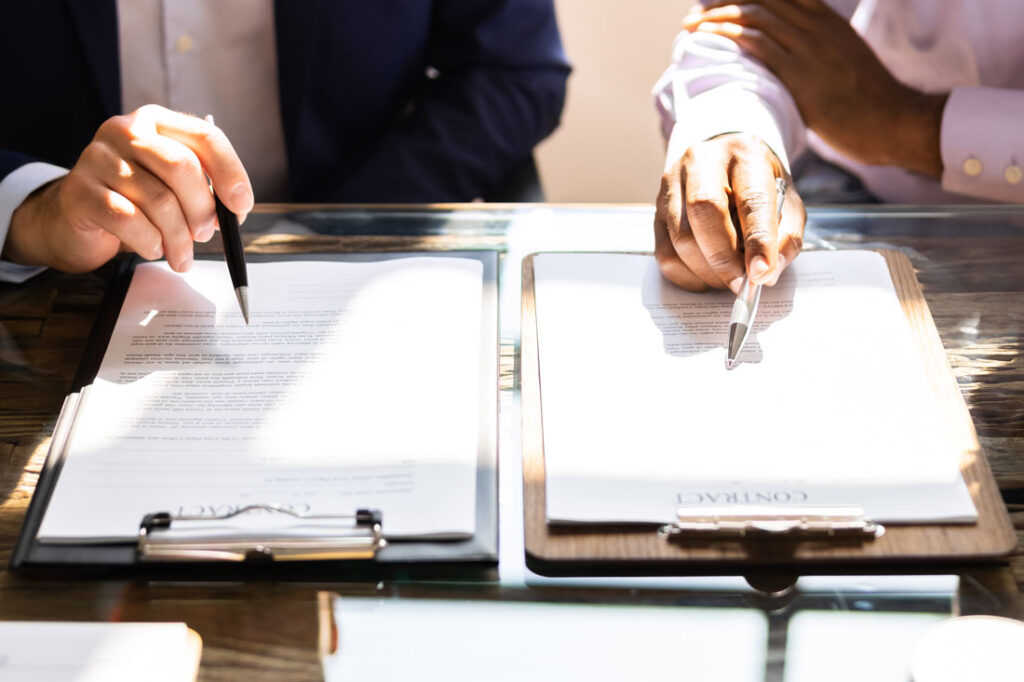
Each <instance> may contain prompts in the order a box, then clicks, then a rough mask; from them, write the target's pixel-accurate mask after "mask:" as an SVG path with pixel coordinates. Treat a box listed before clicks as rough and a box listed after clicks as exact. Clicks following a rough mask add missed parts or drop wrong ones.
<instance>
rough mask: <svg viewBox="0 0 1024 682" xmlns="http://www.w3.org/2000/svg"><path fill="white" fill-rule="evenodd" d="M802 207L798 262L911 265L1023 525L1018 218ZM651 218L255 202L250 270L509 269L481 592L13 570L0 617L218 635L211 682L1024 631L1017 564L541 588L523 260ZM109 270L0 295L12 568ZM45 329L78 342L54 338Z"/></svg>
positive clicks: (742, 659)
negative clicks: (457, 261)
mask: <svg viewBox="0 0 1024 682" xmlns="http://www.w3.org/2000/svg"><path fill="white" fill-rule="evenodd" d="M808 213H809V223H808V228H807V231H806V234H805V248H811V249H845V248H894V249H898V250H900V251H902V252H904V253H906V254H907V255H908V256H909V257H910V259H911V262H912V263H913V265H914V267H915V269H916V270H917V274H918V278H919V280H920V282H921V284H922V287H923V289H924V292H925V297H926V299H927V302H928V304H929V307H930V308H931V312H932V315H933V317H934V319H935V322H936V326H937V327H938V329H939V332H940V336H941V338H942V341H943V345H944V347H945V349H946V352H947V355H948V357H949V361H950V364H951V367H952V368H953V371H954V374H955V375H956V377H957V380H958V382H959V385H960V389H961V392H962V393H963V395H964V398H965V400H966V402H967V404H968V406H969V408H970V411H971V415H972V418H973V420H974V422H975V427H976V429H977V431H978V434H979V439H980V441H981V443H982V446H983V448H984V449H985V452H986V455H987V456H988V458H989V462H990V465H991V467H992V469H993V471H994V474H995V476H996V479H997V482H998V483H999V486H1000V491H1001V493H1002V494H1003V497H1004V500H1005V502H1006V503H1007V505H1008V508H1009V510H1010V512H1011V516H1015V515H1017V514H1018V512H1019V511H1020V510H1021V509H1022V508H1021V506H1020V505H1021V504H1024V360H1022V353H1021V348H1022V340H1021V339H1022V333H1021V332H1022V324H1024V209H1018V208H1014V207H1000V206H981V207H970V208H966V207H962V208H951V207H938V208H927V209H925V208H920V207H892V206H884V207H867V208H863V209H862V208H859V207H856V208H851V207H835V208H825V207H811V208H809V211H808ZM652 220H653V209H652V208H651V207H649V206H556V205H522V206H511V205H509V206H484V205H465V206H459V207H448V208H416V207H410V208H395V207H390V208H388V207H376V208H358V207H356V208H343V207H312V206H262V207H259V209H258V210H257V212H255V213H254V214H252V215H250V217H249V219H248V220H247V222H246V223H245V225H244V226H243V235H244V237H245V239H246V243H247V248H248V250H249V251H250V252H252V253H289V252H296V253H299V252H307V251H332V250H339V249H340V250H369V251H374V250H388V251H395V250H398V251H415V250H421V249H427V250H434V249H451V250H479V249H484V250H496V251H498V252H499V254H500V274H499V299H500V301H499V306H500V313H499V335H500V339H501V343H502V346H503V364H502V366H503V372H502V387H501V392H500V405H499V524H500V528H499V562H498V567H497V569H495V570H492V571H485V572H483V573H481V574H479V575H476V576H473V577H472V579H463V578H452V577H445V576H439V577H438V578H437V579H431V580H422V579H418V580H388V581H383V582H375V581H370V582H365V581H360V582H352V581H348V580H346V579H345V578H343V577H341V578H339V579H338V580H324V581H314V582H305V583H296V582H288V583H268V582H241V583H226V582H210V583H206V582H203V583H198V582H194V581H182V582H174V581H149V582H146V581H124V580H86V579H82V580H68V579H66V578H58V579H38V578H27V577H22V576H18V575H14V574H12V573H11V572H10V571H6V570H5V571H3V572H2V573H0V619H2V620H43V619H45V620H184V621H185V622H187V623H189V625H190V626H191V627H193V628H194V629H196V630H197V631H198V632H199V634H200V635H201V636H202V637H203V639H204V645H205V649H204V657H203V667H202V669H201V679H202V678H204V676H205V677H207V678H209V679H220V678H224V679H233V678H234V677H235V676H241V675H243V674H244V675H246V676H247V677H249V678H252V679H322V678H326V679H343V678H345V677H346V676H352V675H354V674H357V673H358V674H360V675H373V676H375V677H377V678H379V679H409V678H413V677H414V678H418V679H462V678H466V677H474V678H487V679H524V678H529V679H588V680H594V679H613V678H614V679H621V678H622V677H623V676H625V675H627V674H628V675H631V676H635V677H639V678H642V679H643V678H646V679H663V678H664V679H669V678H671V679H694V680H704V679H707V680H732V679H736V680H759V681H760V680H790V681H794V680H821V679H829V680H855V679H856V680H862V679H871V680H890V679H891V680H894V681H895V680H900V681H905V680H907V679H909V671H910V670H911V666H912V665H913V664H914V660H913V659H914V655H915V652H916V651H919V650H922V646H923V644H922V643H926V642H927V641H928V636H929V633H931V632H933V631H935V628H936V626H937V624H938V623H939V622H941V621H944V620H946V619H948V618H950V617H952V616H965V615H982V614H984V615H997V616H1008V617H1011V618H1015V619H1022V618H1024V602H1022V601H1021V598H1020V595H1019V583H1020V581H1021V580H1022V579H1024V564H1022V563H1020V562H1019V560H1018V559H1017V558H1016V557H1014V558H1011V560H1010V561H1009V562H1008V563H994V564H982V565H965V566H963V567H954V569H955V570H946V571H943V572H942V573H940V574H937V575H931V574H904V575H860V576H814V575H806V576H800V577H799V578H798V579H796V577H795V576H794V578H795V583H794V582H793V581H792V580H790V579H788V578H784V579H781V580H779V579H776V578H774V577H771V576H769V577H764V576H760V577H759V576H751V579H750V580H749V581H748V580H747V579H745V578H744V577H743V576H707V577H672V576H658V577H635V576H634V577H616V576H606V577H575V578H573V577H561V578H550V577H545V576H541V575H538V574H536V573H534V572H533V571H531V570H530V569H529V568H528V567H527V566H526V562H525V561H524V540H523V527H522V519H523V507H522V504H523V502H522V485H523V479H522V467H521V464H522V460H521V440H520V417H521V413H520V402H519V401H520V395H519V375H518V362H517V357H518V356H517V351H518V346H519V333H520V318H519V316H520V284H521V279H520V273H521V263H522V258H523V257H524V256H525V255H527V254H529V253H534V252H540V251H581V250H584V251H650V250H651V249H652V248H653V233H652V228H651V224H652ZM209 248H210V249H212V250H213V251H214V252H215V251H216V246H211V247H209ZM104 276H105V275H104V273H103V272H102V271H101V272H99V273H96V274H93V275H86V276H79V277H73V276H68V275H60V274H57V273H50V274H47V275H44V276H43V277H42V278H39V281H33V282H30V283H29V284H27V285H22V286H21V287H14V286H9V285H0V325H2V326H0V332H2V333H3V338H2V339H0V340H2V341H3V345H2V346H0V349H2V355H0V361H2V363H3V364H2V367H3V368H4V369H3V372H2V373H0V381H2V382H3V389H2V395H3V398H2V401H3V402H2V405H3V410H0V412H2V413H5V414H6V416H4V417H2V418H0V445H2V446H3V447H4V448H5V449H4V450H0V462H3V461H5V460H4V459H3V457H4V456H6V458H7V459H6V461H7V463H8V464H7V469H6V470H4V471H3V474H4V478H3V479H2V480H0V486H2V487H0V558H2V559H3V560H4V562H5V563H6V559H7V558H8V557H9V555H10V548H11V546H12V545H13V541H14V537H15V536H16V533H17V529H18V526H19V525H20V519H21V517H22V515H23V513H24V508H25V505H26V504H27V496H28V495H29V494H30V493H31V487H32V485H33V480H34V479H33V478H32V477H33V475H34V473H33V472H34V471H37V470H38V467H39V465H40V462H41V457H42V453H44V452H45V442H46V438H47V437H48V435H49V431H50V430H52V425H53V424H52V420H53V419H55V417H56V413H57V411H58V410H59V406H60V403H59V401H60V398H61V397H62V391H64V390H66V384H67V382H68V381H69V380H70V376H69V374H70V372H72V371H73V368H74V365H75V364H76V362H77V357H78V356H77V355H76V349H78V351H77V352H79V353H80V345H81V343H82V341H83V340H84V338H85V337H86V336H87V334H88V329H89V325H90V323H91V319H92V315H94V313H95V310H96V309H97V307H98V302H99V296H100V294H101V293H102V291H103V288H104V286H105V280H104ZM37 322H38V324H36V323H37ZM46 325H51V327H53V326H54V325H64V327H66V328H67V331H66V332H62V335H61V337H60V339H59V340H58V341H55V340H52V339H48V338H47V337H46V334H45V333H44V331H42V330H44V329H46ZM62 329H63V328H62ZM55 347H57V352H58V353H59V359H58V360H54V358H55V357H57V356H55V355H53V351H54V348H55ZM62 381H63V382H64V383H62ZM30 386H31V387H34V388H32V389H31V390H28V389H27V388H26V387H30ZM33 391H34V392H35V393H33ZM36 393H38V395H36ZM916 570H919V569H916ZM752 584H753V585H756V586H757V587H758V588H760V589H755V587H752V586H751V585H752ZM1004 648H1005V647H1004ZM980 650H981V649H979V651H980ZM959 653H961V654H963V655H965V656H966V655H968V654H967V653H964V652H959ZM985 655H986V656H987V660H992V659H993V656H994V655H995V654H993V653H992V652H985ZM0 669H2V668H0Z"/></svg>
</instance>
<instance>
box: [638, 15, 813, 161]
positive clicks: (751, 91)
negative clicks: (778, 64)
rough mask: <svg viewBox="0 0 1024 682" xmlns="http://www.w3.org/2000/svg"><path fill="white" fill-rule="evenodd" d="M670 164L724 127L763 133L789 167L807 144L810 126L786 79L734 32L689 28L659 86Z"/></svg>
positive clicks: (656, 96) (656, 91)
mask: <svg viewBox="0 0 1024 682" xmlns="http://www.w3.org/2000/svg"><path fill="white" fill-rule="evenodd" d="M652 94H653V95H654V99H655V104H656V106H657V108H658V112H659V114H660V115H661V120H662V131H663V132H664V134H665V136H666V137H668V138H669V148H668V153H667V155H666V160H665V166H666V168H668V167H669V166H671V165H672V164H674V163H675V161H676V160H677V159H678V158H679V157H680V156H682V155H683V153H685V152H686V150H687V149H688V148H689V147H690V146H691V145H692V144H694V143H696V142H700V141H702V140H706V139H708V138H709V137H714V136H715V135H720V134H722V133H731V132H743V133H750V134H752V135H756V136H758V137H760V138H761V139H762V140H764V141H765V143H767V144H768V146H769V147H770V148H771V149H772V151H774V152H775V154H776V155H777V156H778V157H779V159H780V160H781V161H782V163H783V165H785V166H786V168H787V169H788V168H789V159H790V158H792V157H795V156H796V155H798V154H799V153H800V152H801V151H802V150H803V148H804V146H805V144H806V142H805V128H804V123H803V120H802V119H801V118H800V113H799V111H798V110H797V108H796V103H795V102H794V101H793V98H792V97H791V96H790V94H789V92H787V91H786V89H785V88H784V87H783V85H782V83H780V82H779V80H778V79H777V78H776V77H775V76H774V74H772V73H771V72H770V71H768V69H766V68H765V67H764V66H762V65H761V64H760V63H759V62H757V61H755V60H753V59H751V58H750V57H748V56H746V55H745V54H743V52H742V51H741V50H740V48H739V47H737V45H736V44H735V43H733V42H732V41H731V40H729V39H728V38H723V37H722V36H717V35H713V34H709V33H689V32H686V31H683V32H682V33H680V34H679V36H678V37H677V38H676V40H675V43H674V45H673V50H672V64H671V66H669V68H668V70H666V71H665V73H664V74H663V75H662V77H661V78H660V79H659V80H658V82H657V84H656V85H655V86H654V91H653V93H652Z"/></svg>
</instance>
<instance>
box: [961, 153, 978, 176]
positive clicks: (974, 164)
mask: <svg viewBox="0 0 1024 682" xmlns="http://www.w3.org/2000/svg"><path fill="white" fill-rule="evenodd" d="M964 173H966V174H967V175H970V176H971V177H972V178H973V177H976V176H978V175H981V161H978V160H977V159H976V158H974V157H973V156H972V157H969V158H968V159H967V160H966V161H964Z"/></svg>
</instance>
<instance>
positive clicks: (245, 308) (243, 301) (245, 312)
mask: <svg viewBox="0 0 1024 682" xmlns="http://www.w3.org/2000/svg"><path fill="white" fill-rule="evenodd" d="M235 296H237V297H238V307H239V308H241V309H242V317H243V318H244V319H245V323H246V324H249V287H236V288H235Z"/></svg>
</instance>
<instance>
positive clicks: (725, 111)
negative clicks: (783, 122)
mask: <svg viewBox="0 0 1024 682" xmlns="http://www.w3.org/2000/svg"><path fill="white" fill-rule="evenodd" d="M676 106H677V107H678V108H677V111H676V124H675V126H673V128H672V135H671V137H669V141H668V153H667V154H666V157H665V170H666V171H667V170H668V169H669V168H671V167H672V165H673V164H675V162H676V161H678V160H679V157H681V156H682V155H683V154H685V153H686V150H687V149H689V148H690V147H691V146H692V145H694V144H697V143H698V142H703V141H704V140H707V139H709V138H712V137H714V136H716V135H722V134H724V133H750V134H751V135H755V136H757V137H759V138H761V139H762V140H764V142H765V144H767V145H768V147H769V148H770V149H771V150H772V151H773V152H775V155H776V156H777V157H779V161H781V162H782V165H783V167H784V168H785V169H786V171H787V172H789V156H788V155H787V154H786V145H785V143H784V142H783V139H782V133H781V132H780V131H779V126H778V125H777V124H776V122H775V116H774V114H773V112H772V110H771V109H769V108H768V107H767V106H766V105H765V103H764V102H763V101H762V100H761V98H760V97H758V96H757V95H755V94H754V93H752V92H749V91H747V90H744V89H741V88H734V87H728V86H723V87H718V88H715V89H714V90H709V91H708V92H703V93H701V94H699V95H697V96H696V97H694V98H693V99H690V100H687V101H685V102H680V103H677V105H676Z"/></svg>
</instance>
